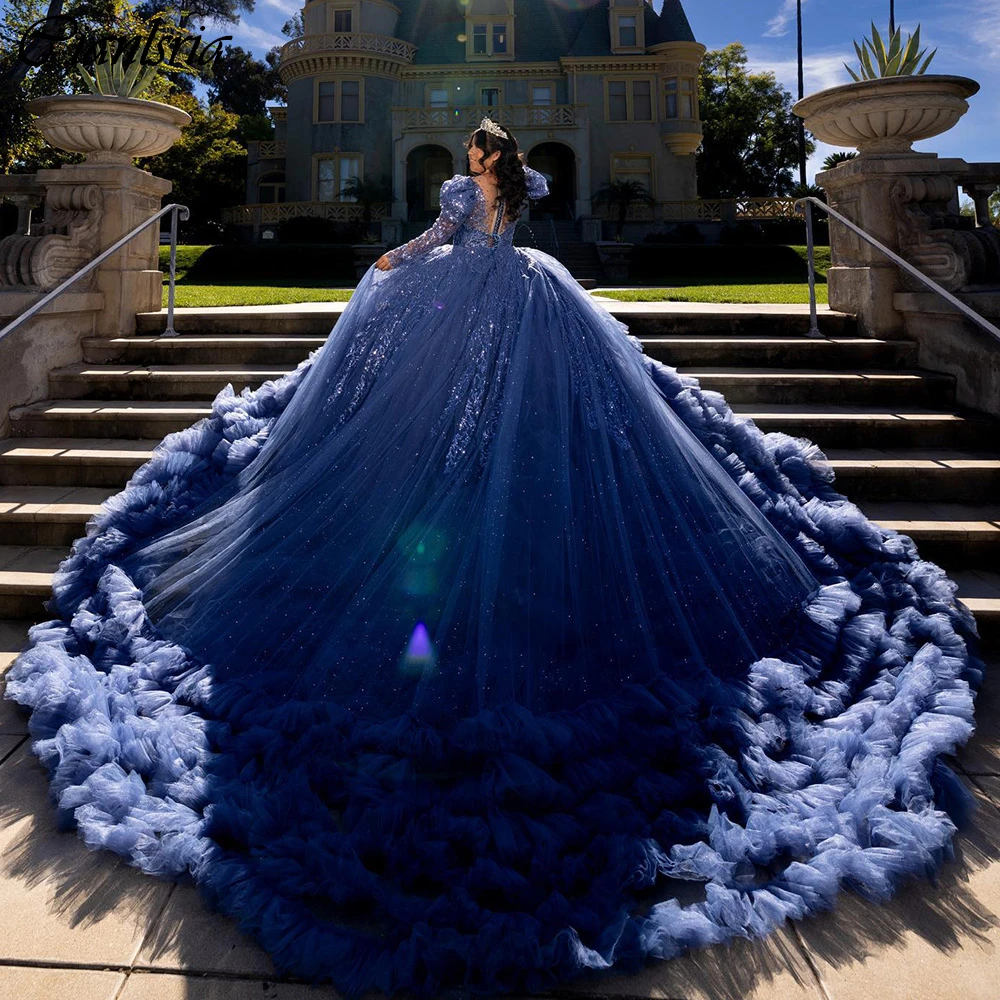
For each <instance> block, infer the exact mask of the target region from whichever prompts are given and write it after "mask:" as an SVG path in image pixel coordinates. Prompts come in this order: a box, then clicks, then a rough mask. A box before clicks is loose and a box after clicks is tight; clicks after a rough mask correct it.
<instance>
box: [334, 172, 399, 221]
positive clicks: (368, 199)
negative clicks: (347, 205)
mask: <svg viewBox="0 0 1000 1000" xmlns="http://www.w3.org/2000/svg"><path fill="white" fill-rule="evenodd" d="M340 197H341V198H350V199H351V200H352V201H355V202H357V203H358V204H359V205H360V206H361V221H362V223H363V224H364V227H365V233H370V232H371V225H372V208H374V206H375V205H378V204H380V203H381V202H386V201H392V179H391V178H390V177H389V175H388V174H383V175H382V176H381V177H380V178H379V179H378V180H373V179H372V178H371V177H365V178H364V179H362V178H361V177H357V176H355V177H352V178H350V180H348V182H347V183H346V184H345V185H344V187H343V190H342V191H341V192H340Z"/></svg>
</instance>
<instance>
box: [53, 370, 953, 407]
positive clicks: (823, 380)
mask: <svg viewBox="0 0 1000 1000" xmlns="http://www.w3.org/2000/svg"><path fill="white" fill-rule="evenodd" d="M290 368H291V366H289V365H275V366H267V367H265V366H258V365H240V364H216V365H207V364H206V365H193V364H192V365H137V366H130V365H93V364H86V363H82V364H76V365H69V366H67V367H65V368H57V369H56V370H55V371H53V372H50V374H49V386H50V388H51V391H52V394H53V396H56V397H60V398H64V399H87V398H94V397H98V398H109V399H182V400H186V399H214V398H215V395H216V394H217V393H218V392H219V391H220V390H221V389H223V388H224V387H225V386H226V385H227V384H231V385H232V386H233V388H234V389H236V390H237V391H239V390H240V389H242V388H243V387H244V386H250V387H252V388H257V387H258V386H260V385H261V384H263V383H264V382H266V381H269V380H272V379H277V378H280V377H281V376H282V375H284V374H287V372H288V371H289V370H290ZM681 370H682V371H684V372H686V373H689V374H692V375H696V376H697V377H698V379H699V381H700V382H701V384H702V385H703V386H704V387H705V388H706V389H714V390H716V391H718V392H721V393H723V394H724V395H725V397H726V399H727V400H729V402H731V403H797V402H801V403H817V402H829V403H840V404H844V403H870V404H873V405H874V404H879V405H892V404H899V405H910V406H947V405H949V404H951V403H952V402H953V400H954V395H955V380H954V378H953V377H952V376H950V375H940V374H937V373H934V372H920V371H917V372H908V371H888V372H880V371H870V370H858V371H825V370H815V369H798V370H789V369H783V368H733V369H728V370H727V369H722V370H719V369H714V370H706V369H703V368H683V369H681Z"/></svg>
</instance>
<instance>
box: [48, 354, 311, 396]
mask: <svg viewBox="0 0 1000 1000" xmlns="http://www.w3.org/2000/svg"><path fill="white" fill-rule="evenodd" d="M291 368H292V366H291V365H278V366H270V367H263V366H257V365H232V364H229V365H162V366H161V365H149V366H136V367H133V366H129V365H89V364H86V363H84V364H78V365H69V366H68V367H66V368H57V369H55V370H54V371H51V372H49V388H50V389H51V391H52V394H53V395H54V396H59V397H62V398H65V399H84V398H87V397H93V396H100V397H104V398H110V399H214V398H215V396H216V394H217V393H218V392H219V391H220V390H221V389H224V388H225V386H226V385H227V384H231V385H232V386H233V388H235V389H236V390H237V391H239V390H240V389H242V388H243V387H244V386H251V387H253V388H255V389H256V388H257V387H258V386H260V385H262V384H263V383H264V382H267V381H269V380H271V379H277V378H281V376H282V375H286V374H288V372H289V371H290V370H291Z"/></svg>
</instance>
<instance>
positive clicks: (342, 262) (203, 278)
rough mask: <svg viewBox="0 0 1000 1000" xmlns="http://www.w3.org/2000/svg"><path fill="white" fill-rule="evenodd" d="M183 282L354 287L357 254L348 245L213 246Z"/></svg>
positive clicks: (196, 283)
mask: <svg viewBox="0 0 1000 1000" xmlns="http://www.w3.org/2000/svg"><path fill="white" fill-rule="evenodd" d="M184 280H185V282H187V283H188V284H192V285H222V284H233V285H246V284H265V285H266V284H269V283H270V284H275V285H287V284H297V283H300V282H307V283H310V284H313V283H318V284H324V285H340V284H353V283H354V254H353V252H352V251H351V248H350V247H349V246H346V245H332V246H317V245H316V244H312V243H302V244H294V243H293V244H289V243H282V244H275V245H261V246H253V245H236V246H234V245H231V244H229V245H225V246H213V247H209V248H208V249H207V250H206V251H205V252H204V253H203V254H202V255H201V256H200V257H199V258H198V259H197V261H195V262H194V264H193V265H192V267H191V269H190V270H189V271H188V272H187V275H186V276H185V279H184Z"/></svg>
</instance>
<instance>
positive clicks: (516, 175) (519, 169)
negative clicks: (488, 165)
mask: <svg viewBox="0 0 1000 1000" xmlns="http://www.w3.org/2000/svg"><path fill="white" fill-rule="evenodd" d="M498 127H500V128H503V126H502V125H501V126H498ZM504 132H506V135H503V136H500V135H496V134H495V133H493V132H487V131H486V129H484V128H477V129H476V130H475V132H473V133H472V135H470V136H469V138H468V139H466V140H465V148H466V149H467V150H468V151H469V155H470V156H472V149H473V147H476V148H478V149H481V150H482V151H483V159H484V160H486V159H489V157H491V156H492V155H493V154H494V153H495V152H497V151H498V150H499V152H500V159H499V160H497V162H496V163H495V164H494V167H493V169H494V170H495V171H496V175H497V187H498V189H499V193H500V197H501V198H503V201H504V205H505V208H504V215H505V216H506V217H507V219H509V220H510V221H511V222H516V221H517V219H518V218H519V217H520V215H521V212H523V211H524V206H525V205H527V204H528V182H527V180H526V178H525V176H524V156H523V154H522V153H519V152H518V149H517V139H515V138H514V137H513V136H512V135H511V134H510V132H507V130H506V129H504Z"/></svg>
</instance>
